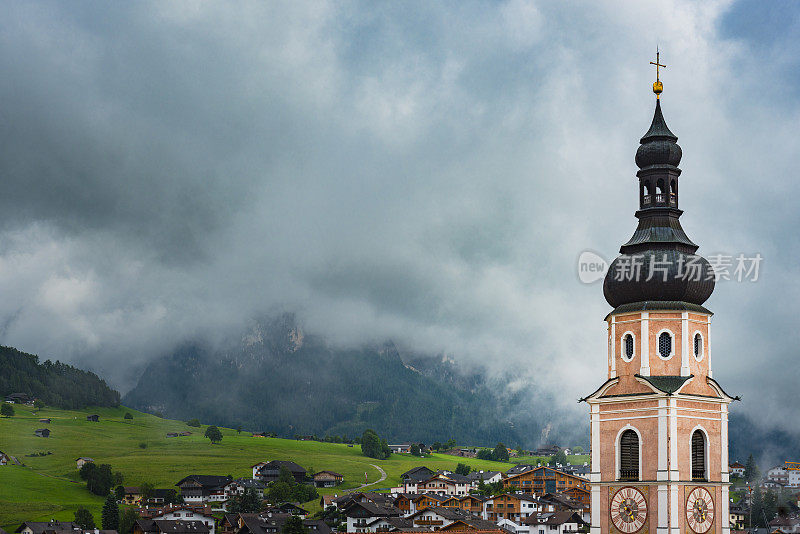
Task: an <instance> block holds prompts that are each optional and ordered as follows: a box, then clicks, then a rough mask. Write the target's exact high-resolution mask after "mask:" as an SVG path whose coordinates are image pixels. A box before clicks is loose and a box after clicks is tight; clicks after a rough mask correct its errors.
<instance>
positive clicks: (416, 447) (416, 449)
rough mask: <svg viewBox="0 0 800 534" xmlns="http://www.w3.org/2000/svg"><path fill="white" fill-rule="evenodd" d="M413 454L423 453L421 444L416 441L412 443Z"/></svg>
mask: <svg viewBox="0 0 800 534" xmlns="http://www.w3.org/2000/svg"><path fill="white" fill-rule="evenodd" d="M411 454H412V455H414V456H421V455H422V451H420V450H419V445H417V444H416V443H412V444H411Z"/></svg>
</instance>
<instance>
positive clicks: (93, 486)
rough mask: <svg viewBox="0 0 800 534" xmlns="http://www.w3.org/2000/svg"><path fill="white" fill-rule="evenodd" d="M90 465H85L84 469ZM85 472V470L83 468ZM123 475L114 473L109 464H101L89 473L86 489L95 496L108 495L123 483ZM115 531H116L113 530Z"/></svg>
mask: <svg viewBox="0 0 800 534" xmlns="http://www.w3.org/2000/svg"><path fill="white" fill-rule="evenodd" d="M86 465H90V464H84V467H86ZM81 471H83V468H81ZM121 478H122V475H120V474H119V473H112V472H111V466H110V465H109V464H100V465H98V466H97V467H96V468H95V469H93V470H91V471H89V475H88V478H87V479H86V489H88V490H89V491H91V492H92V493H94V494H95V495H100V496H103V495H108V493H109V492H110V491H111V488H113V487H114V486H115V485H118V484H120V483H121V482H122V480H121ZM112 530H114V529H112Z"/></svg>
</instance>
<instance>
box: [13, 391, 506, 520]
mask: <svg viewBox="0 0 800 534" xmlns="http://www.w3.org/2000/svg"><path fill="white" fill-rule="evenodd" d="M15 409H16V415H15V416H14V417H11V418H0V451H3V452H5V453H7V454H10V455H12V456H16V457H17V459H18V460H19V461H20V462H22V463H24V464H25V466H24V467H20V466H5V467H0V527H2V528H4V529H6V530H9V529H14V528H16V527H17V526H19V523H20V522H21V521H23V520H26V519H27V520H47V519H51V518H55V519H72V517H73V514H74V511H75V509H76V508H77V507H78V506H79V505H84V506H87V507H88V508H90V509H91V510H92V511H93V512H94V514H95V519H96V520H97V521H99V519H100V507H101V506H102V499H100V498H99V497H95V496H93V495H92V494H90V493H89V492H88V491H87V490H86V488H85V484H84V483H83V482H82V481H80V479H79V478H78V473H77V469H76V467H75V459H76V458H78V457H80V456H89V457H91V458H94V460H95V462H97V463H108V464H111V466H112V468H113V469H114V470H115V471H120V472H122V474H123V475H124V476H125V482H124V484H125V485H139V484H141V483H143V482H152V483H153V484H155V485H156V487H173V485H174V484H175V482H177V481H178V480H180V479H181V478H183V477H184V476H186V475H189V474H192V473H198V474H214V475H231V476H234V477H249V476H251V475H252V471H251V469H250V466H251V465H253V464H254V463H256V462H258V461H262V460H282V459H285V460H293V461H295V462H297V463H299V464H300V465H302V466H304V467H305V468H307V469H314V470H322V469H329V470H333V471H337V472H339V473H342V474H343V475H344V477H345V483H344V484H343V485H342V486H339V487H338V488H331V489H327V490H320V491H321V492H327V493H333V492H341V491H342V490H345V489H349V488H355V487H357V486H359V485H360V484H362V483H363V482H364V473H365V472H366V473H367V474H368V476H369V480H370V481H371V482H372V481H376V480H378V478H379V477H380V473H379V471H378V470H377V469H376V468H375V467H372V464H375V465H379V466H380V467H381V468H383V469H384V470H385V471H386V474H387V479H386V480H385V481H382V482H380V483H379V484H375V485H372V486H370V487H369V488H368V489H377V488H388V487H390V486H392V485H396V484H398V483H399V477H400V474H401V473H403V472H404V471H406V470H408V469H410V468H411V467H414V466H416V465H426V466H428V467H430V468H432V469H445V468H449V469H455V466H456V464H457V463H458V462H459V461H461V462H464V463H467V464H469V465H471V466H473V467H474V468H476V469H490V470H506V469H508V468H509V467H511V464H505V463H498V462H490V461H482V460H474V459H464V458H457V457H453V456H448V455H438V454H437V455H434V456H433V457H431V458H424V459H420V458H416V457H413V456H410V455H392V457H391V458H390V459H389V460H374V459H372V458H367V457H365V456H362V455H361V449H360V447H359V446H358V445H355V446H353V447H348V446H347V445H344V444H333V443H319V442H312V441H295V440H287V439H277V438H253V437H250V434H248V433H246V432H242V433H241V434H240V435H238V434H237V433H236V431H235V430H232V429H228V428H223V429H221V430H222V433H223V436H224V437H223V440H222V442H221V443H220V444H217V445H211V444H210V443H209V441H208V440H207V439H205V438H203V433H204V432H205V427H202V428H192V427H190V426H188V425H186V424H185V423H184V422H181V421H173V420H169V419H160V418H158V417H155V416H153V415H148V414H144V413H141V412H138V411H136V410H131V409H128V408H125V407H120V408H95V409H87V410H80V411H70V410H56V409H50V408H45V409H43V410H41V411H39V412H38V413H36V414H35V415H34V413H33V408H30V407H26V406H19V405H16V406H15ZM125 412H130V413H131V414H132V415H133V417H134V418H133V419H132V420H130V419H123V416H124V414H125ZM90 413H96V414H99V415H100V422H99V423H91V422H89V421H86V415H87V414H90ZM40 417H50V418H51V419H52V423H51V424H50V425H42V424H41V423H39V422H38V419H39V418H40ZM42 426H47V427H48V428H49V429H50V430H51V434H50V437H49V438H39V437H36V436H34V434H33V431H34V430H35V429H36V428H40V427H42ZM185 430H189V431H191V432H194V434H193V435H191V436H187V437H178V438H167V437H166V433H167V432H180V431H185ZM142 443H145V444H146V445H147V446H146V448H141V447H140V444H142ZM38 452H51V453H52V454H49V455H46V456H35V457H31V456H26V455H28V454H34V453H38Z"/></svg>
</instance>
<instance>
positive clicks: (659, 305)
mask: <svg viewBox="0 0 800 534" xmlns="http://www.w3.org/2000/svg"><path fill="white" fill-rule="evenodd" d="M649 310H669V311H673V310H674V311H690V312H697V313H707V314H708V315H714V314H713V313H712V312H711V310H709V309H708V308H705V307H703V306H700V305H699V304H692V303H691V302H683V301H680V300H643V301H640V302H630V303H628V304H622V305H620V306H617V307H616V308H614V309H613V310H612V311H611V313H609V314H608V315H606V319H608V317H609V316H610V315H612V314H614V315H616V314H619V313H630V312H638V311H649Z"/></svg>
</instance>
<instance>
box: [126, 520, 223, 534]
mask: <svg viewBox="0 0 800 534" xmlns="http://www.w3.org/2000/svg"><path fill="white" fill-rule="evenodd" d="M133 534H209V530H208V527H207V526H206V525H204V524H203V523H202V522H201V521H181V520H177V519H176V520H168V519H155V520H154V519H137V520H136V523H134V525H133Z"/></svg>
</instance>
